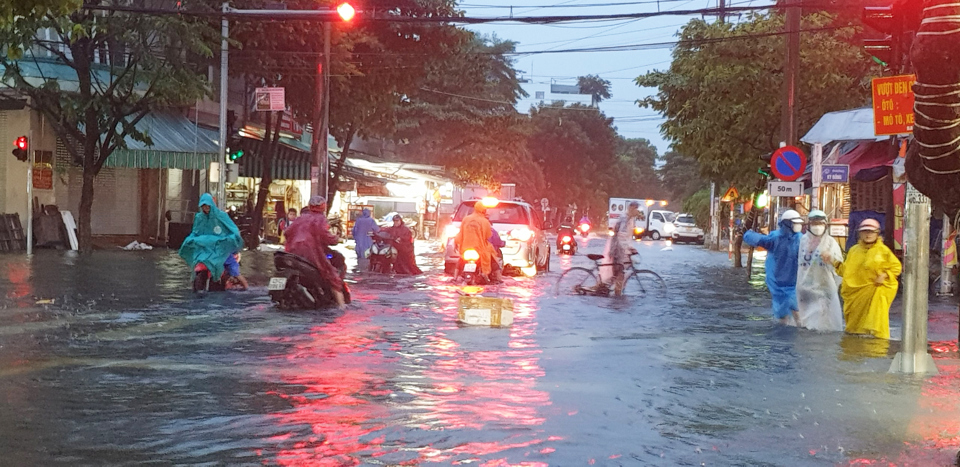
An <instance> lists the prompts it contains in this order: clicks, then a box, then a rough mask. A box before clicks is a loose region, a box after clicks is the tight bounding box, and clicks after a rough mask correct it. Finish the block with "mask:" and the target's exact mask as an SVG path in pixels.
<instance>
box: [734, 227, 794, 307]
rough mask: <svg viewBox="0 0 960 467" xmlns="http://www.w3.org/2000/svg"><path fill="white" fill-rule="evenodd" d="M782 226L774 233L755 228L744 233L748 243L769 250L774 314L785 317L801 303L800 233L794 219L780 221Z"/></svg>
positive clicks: (769, 278)
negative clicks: (767, 233)
mask: <svg viewBox="0 0 960 467" xmlns="http://www.w3.org/2000/svg"><path fill="white" fill-rule="evenodd" d="M779 226H780V228H779V229H778V230H776V231H775V232H771V233H770V235H763V234H759V233H757V232H754V231H752V230H749V231H747V233H745V234H744V235H743V241H744V242H746V243H747V244H748V245H752V246H759V247H762V248H764V249H766V250H767V261H766V263H765V265H766V271H767V281H766V282H767V288H768V289H769V290H770V296H771V298H772V299H773V316H774V317H776V318H777V319H783V318H786V317H787V316H790V314H791V312H792V311H794V310H796V309H797V308H798V307H797V264H798V259H797V257H798V255H799V251H800V234H799V233H796V232H794V231H793V222H792V221H790V220H783V221H780V224H779Z"/></svg>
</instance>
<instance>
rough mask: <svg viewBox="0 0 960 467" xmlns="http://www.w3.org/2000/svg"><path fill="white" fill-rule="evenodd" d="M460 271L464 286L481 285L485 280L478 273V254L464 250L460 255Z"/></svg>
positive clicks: (471, 250)
mask: <svg viewBox="0 0 960 467" xmlns="http://www.w3.org/2000/svg"><path fill="white" fill-rule="evenodd" d="M460 270H461V277H462V278H463V283H464V285H483V284H486V282H487V281H486V279H485V278H484V277H483V274H481V273H480V253H478V252H477V250H473V249H470V250H466V251H464V252H463V254H462V255H460Z"/></svg>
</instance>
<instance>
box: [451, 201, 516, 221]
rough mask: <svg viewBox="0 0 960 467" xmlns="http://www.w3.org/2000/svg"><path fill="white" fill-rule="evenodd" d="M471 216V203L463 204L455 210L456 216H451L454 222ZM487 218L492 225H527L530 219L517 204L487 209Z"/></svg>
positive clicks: (504, 204)
mask: <svg viewBox="0 0 960 467" xmlns="http://www.w3.org/2000/svg"><path fill="white" fill-rule="evenodd" d="M470 214H473V202H468V203H463V204H461V205H460V207H459V208H458V209H457V214H456V215H455V216H453V220H454V221H456V222H460V221H463V218H464V217H467V216H469V215H470ZM487 218H488V219H490V223H492V224H527V225H529V222H530V219H529V217H528V216H527V210H526V209H524V207H523V206H522V205H519V204H508V203H500V205H498V206H497V207H495V208H489V209H487Z"/></svg>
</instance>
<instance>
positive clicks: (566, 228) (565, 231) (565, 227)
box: [557, 217, 577, 251]
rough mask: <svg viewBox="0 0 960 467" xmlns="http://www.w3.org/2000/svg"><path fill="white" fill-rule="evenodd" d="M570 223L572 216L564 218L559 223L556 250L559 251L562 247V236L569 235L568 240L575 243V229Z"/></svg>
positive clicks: (571, 222)
mask: <svg viewBox="0 0 960 467" xmlns="http://www.w3.org/2000/svg"><path fill="white" fill-rule="evenodd" d="M571 224H573V218H570V217H568V218H566V219H564V222H563V223H562V224H560V228H558V229H557V251H560V250H561V249H562V248H563V241H562V240H563V237H564V236H569V237H570V242H571V243H576V240H574V238H576V235H577V229H576V228H574V226H573V225H571Z"/></svg>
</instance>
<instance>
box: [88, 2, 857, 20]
mask: <svg viewBox="0 0 960 467" xmlns="http://www.w3.org/2000/svg"><path fill="white" fill-rule="evenodd" d="M688 3H689V1H688ZM805 6H806V5H805ZM82 8H83V9H86V10H91V11H110V12H127V13H141V14H149V15H178V16H198V17H214V18H220V17H225V18H230V19H242V18H251V19H256V18H262V19H269V20H273V21H276V20H306V21H318V20H327V21H329V20H331V19H336V18H334V17H333V16H332V15H331V14H330V13H329V12H326V11H320V10H317V11H314V10H281V11H269V12H264V13H263V14H262V15H257V14H255V13H251V11H252V10H246V11H244V13H243V14H239V13H237V11H243V10H234V12H231V11H229V10H228V11H226V12H216V11H209V10H208V11H191V10H175V9H166V8H139V7H126V6H106V5H91V4H87V5H84V6H83V7H82ZM782 8H785V7H783V6H780V5H775V4H771V5H762V6H743V7H734V6H730V7H725V8H723V10H721V9H720V8H698V9H692V10H665V11H657V12H641V13H613V14H605V15H553V16H507V17H504V16H500V17H486V18H483V17H468V16H439V15H437V16H418V17H413V16H398V15H395V14H383V13H379V14H378V12H377V11H376V10H373V11H368V12H365V11H360V12H359V13H360V15H361V16H360V18H361V21H371V22H388V23H445V24H486V23H524V24H551V23H565V22H575V21H611V20H624V19H641V18H654V17H658V16H693V15H701V16H716V15H717V14H720V13H737V12H750V11H758V10H769V9H782ZM838 8H842V7H837V6H834V5H829V6H826V7H824V9H838Z"/></svg>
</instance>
